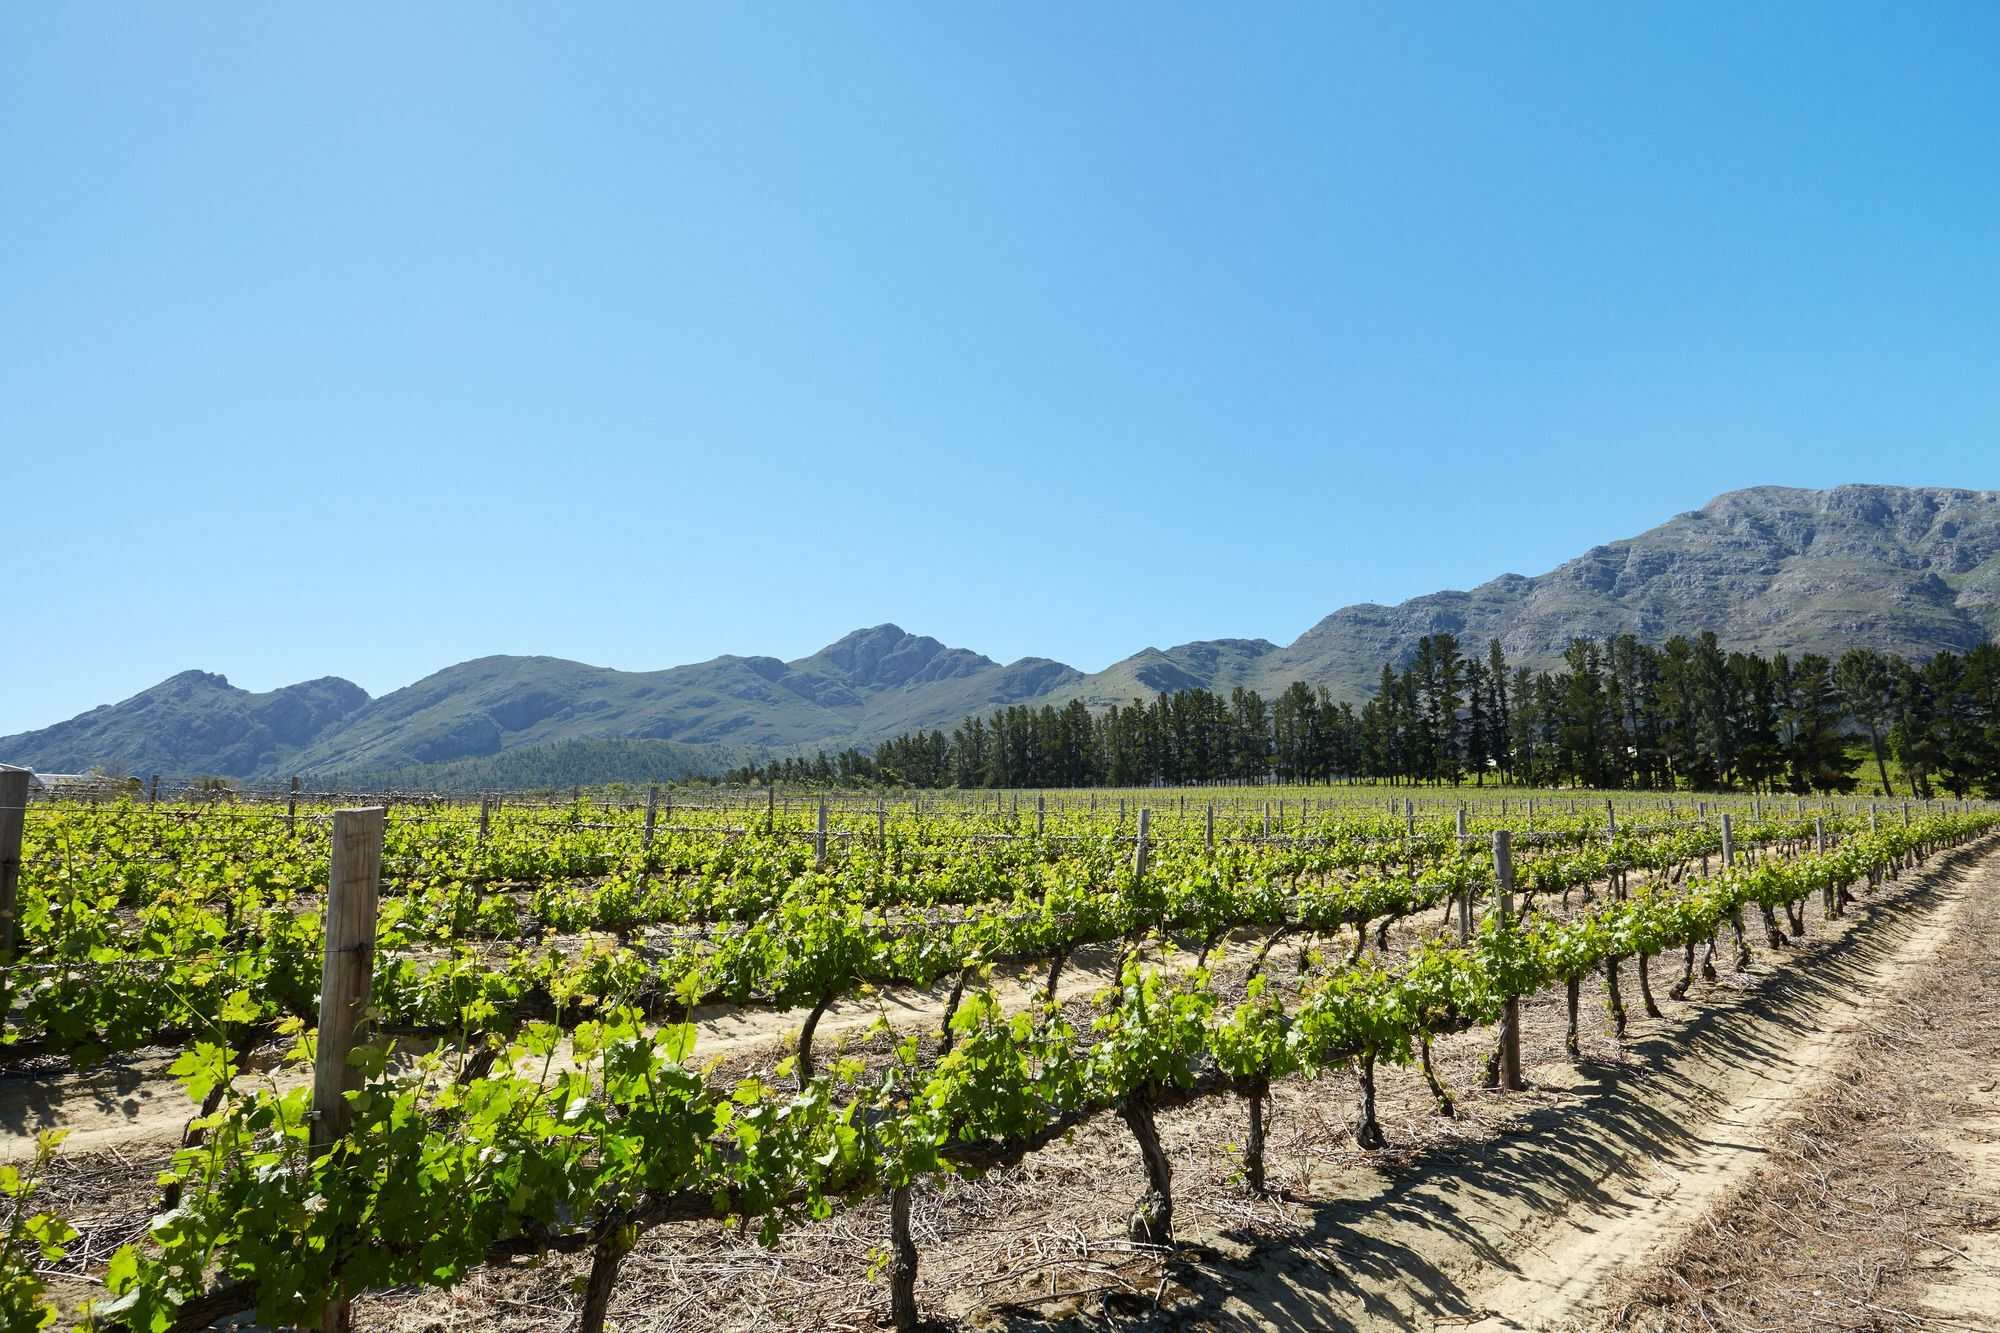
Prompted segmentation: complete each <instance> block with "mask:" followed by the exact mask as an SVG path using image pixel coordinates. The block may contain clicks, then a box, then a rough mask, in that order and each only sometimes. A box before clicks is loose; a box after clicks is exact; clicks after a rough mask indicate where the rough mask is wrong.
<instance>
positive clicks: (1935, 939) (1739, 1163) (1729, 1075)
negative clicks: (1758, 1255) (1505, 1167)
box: [1462, 858, 2000, 1333]
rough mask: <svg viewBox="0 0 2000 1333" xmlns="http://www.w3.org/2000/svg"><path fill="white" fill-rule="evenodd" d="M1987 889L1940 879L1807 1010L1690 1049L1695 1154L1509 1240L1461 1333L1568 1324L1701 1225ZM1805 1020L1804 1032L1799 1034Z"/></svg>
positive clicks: (1649, 1170)
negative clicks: (1699, 1100) (1702, 1103)
mask: <svg viewBox="0 0 2000 1333" xmlns="http://www.w3.org/2000/svg"><path fill="white" fill-rule="evenodd" d="M1996 887H2000V862H1996V861H1995V860H1993V859H1992V858H1989V859H1987V860H1986V861H1984V862H1982V863H1981V864H1979V865H1978V866H1976V867H1972V868H1968V869H1965V870H1961V871H1959V872H1957V873H1955V874H1952V875H1951V876H1950V878H1949V879H1948V880H1947V881H1946V882H1945V883H1944V884H1943V885H1942V886H1941V887H1940V888H1939V889H1938V890H1937V893H1936V898H1935V901H1934V902H1932V903H1930V904H1926V905H1925V910H1921V911H1914V912H1910V913H1908V914H1906V915H1899V916H1897V917H1895V918H1893V919H1891V920H1885V921H1881V922H1877V923H1875V924H1874V928H1873V929H1872V930H1871V931H1870V932H1869V933H1870V934H1871V935H1879V936H1880V939H1879V940H1878V939H1872V938H1871V939H1870V940H1869V942H1868V947H1866V948H1862V949H1858V950H1856V951H1855V959H1854V961H1855V962H1856V963H1858V964H1859V965H1858V966H1855V967H1852V968H1842V969H1841V970H1842V971H1843V972H1844V973H1845V975H1844V976H1842V977H1841V978H1840V979H1839V980H1838V981H1837V982H1836V983H1834V984H1830V985H1829V986H1827V987H1826V988H1825V989H1824V991H1823V992H1822V993H1820V994H1818V995H1816V996H1811V997H1809V998H1811V999H1812V1000H1813V1001H1814V1002H1813V1003H1810V1004H1803V1005H1799V1004H1794V1005H1790V1006H1784V1005H1773V1006H1768V1007H1767V1006H1761V1005H1760V1006H1753V1007H1751V1008H1749V1009H1748V1010H1746V1012H1745V1014H1744V1016H1743V1017H1744V1019H1745V1022H1744V1024H1743V1026H1744V1028H1745V1029H1746V1033H1745V1034H1744V1035H1742V1036H1739V1037H1738V1038H1737V1040H1735V1041H1731V1042H1728V1043H1707V1042H1697V1043H1695V1044H1694V1045H1693V1046H1692V1047H1691V1048H1690V1049H1689V1050H1688V1051H1687V1052H1686V1053H1685V1055H1684V1057H1683V1058H1681V1059H1679V1060H1677V1061H1675V1069H1674V1079H1675V1081H1680V1080H1692V1081H1694V1082H1695V1083H1697V1084H1699V1085H1701V1086H1702V1088H1703V1089H1704V1090H1705V1092H1706V1094H1707V1099H1708V1100H1712V1103H1713V1105H1714V1110H1713V1112H1712V1113H1711V1114H1710V1115H1708V1117H1707V1118H1706V1120H1705V1122H1704V1123H1703V1124H1702V1126H1701V1131H1700V1134H1699V1136H1698V1138H1697V1139H1696V1141H1695V1142H1694V1143H1693V1144H1691V1145H1689V1146H1690V1147H1691V1148H1693V1149H1694V1151H1676V1152H1670V1153H1667V1154H1663V1155H1661V1156H1657V1157H1654V1158H1652V1159H1651V1160H1650V1161H1647V1162H1643V1163H1634V1164H1631V1165H1630V1166H1628V1167H1627V1168H1626V1169H1624V1170H1620V1171H1618V1172H1614V1173H1610V1174H1608V1175H1607V1176H1606V1177H1605V1178H1604V1179H1603V1180H1602V1181H1600V1182H1599V1183H1598V1187H1597V1188H1596V1189H1595V1190H1593V1191H1591V1192H1589V1193H1588V1194H1586V1195H1583V1196H1581V1197H1579V1198H1577V1199H1576V1200H1574V1204H1575V1205H1576V1206H1573V1207H1572V1208H1571V1209H1570V1210H1569V1211H1568V1212H1567V1213H1565V1214H1564V1215H1563V1216H1562V1217H1561V1218H1560V1219H1558V1220H1557V1221H1556V1222H1555V1224H1554V1225H1552V1226H1550V1227H1547V1228H1546V1229H1544V1230H1542V1231H1540V1232H1538V1233H1533V1234H1529V1235H1525V1236H1523V1237H1521V1241H1522V1247H1521V1249H1520V1251H1519V1252H1518V1253H1517V1254H1516V1255H1514V1256H1513V1260H1512V1264H1511V1268H1512V1271H1509V1272H1505V1273H1503V1274H1502V1275H1501V1276H1500V1277H1499V1278H1498V1279H1497V1280H1496V1281H1494V1282H1493V1283H1492V1284H1491V1285H1489V1286H1486V1287H1485V1288H1484V1289H1482V1290H1480V1291H1479V1293H1478V1295H1477V1296H1476V1297H1475V1298H1474V1307H1475V1310H1479V1311H1485V1312H1488V1313H1486V1314H1485V1315H1484V1317H1481V1318H1476V1319H1474V1320H1472V1321H1471V1322H1469V1323H1467V1324H1464V1325H1462V1326H1463V1327H1465V1328H1467V1329H1470V1330H1476V1331H1477V1333H1492V1331H1494V1330H1503V1329H1504V1330H1516V1329H1545V1328H1559V1327H1563V1326H1565V1325H1568V1324H1573V1323H1575V1322H1576V1321H1577V1320H1578V1319H1579V1318H1580V1317H1581V1316H1583V1315H1586V1314H1588V1313H1590V1312H1591V1311H1593V1310H1594V1309H1596V1308H1597V1307H1598V1305H1599V1298H1600V1296H1601V1295H1602V1294H1603V1292H1604V1290H1605V1287H1606V1284H1607V1281H1608V1279H1609V1278H1610V1277H1611V1276H1612V1275H1613V1274H1614V1273H1616V1272H1618V1271H1620V1270H1625V1271H1629V1270H1631V1269H1634V1268H1636V1267H1638V1266H1639V1265H1642V1264H1644V1263H1646V1262H1647V1261H1648V1260H1650V1259H1651V1258H1653V1257H1655V1256H1656V1255H1658V1254H1660V1253H1661V1252H1663V1251H1664V1250H1665V1249H1666V1248H1667V1247H1669V1246H1671V1245H1673V1244H1674V1243H1675V1242H1677V1241H1679V1240H1680V1239H1681V1238H1682V1237H1683V1236H1684V1235H1685V1234H1686V1232H1687V1230H1688V1228H1689V1227H1690V1226H1692V1225H1693V1224H1694V1223H1695V1222H1696V1221H1697V1219H1699V1218H1700V1216H1701V1215H1702V1213H1704V1212H1705V1211H1707V1210H1708V1209H1709V1208H1711V1207H1713V1206H1714V1205H1715V1204H1717V1203H1718V1202H1720V1201H1721V1200H1723V1199H1725V1198H1726V1197H1727V1196H1728V1195H1729V1194H1730V1193H1731V1192H1732V1191H1734V1190H1735V1189H1737V1188H1739V1187H1741V1186H1742V1185H1743V1184H1744V1183H1745V1181H1746V1180H1747V1179H1748V1177H1749V1175H1750V1174H1751V1173H1752V1172H1754V1171H1755V1170H1756V1169H1757V1167H1758V1165H1759V1164H1760V1163H1761V1162H1762V1160H1763V1157H1764V1155H1765V1152H1766V1145H1767V1144H1768V1142H1769V1133H1770V1130H1771V1128H1772V1126H1773V1124H1774V1123H1775V1122H1776V1121H1777V1119H1778V1118H1779V1117H1780V1116H1781V1115H1783V1114H1784V1113H1785V1111H1786V1110H1787V1109H1789V1108H1790V1107H1793V1106H1795V1105H1797V1104H1799V1103H1800V1102H1802V1101H1805V1100H1806V1099H1809V1098H1811V1097H1812V1096H1813V1095H1814V1093H1815V1091H1816V1090H1817V1089H1818V1088H1819V1087H1821V1086H1823V1084H1822V1080H1823V1078H1824V1073H1823V1071H1824V1070H1825V1069H1826V1068H1827V1067H1828V1066H1829V1065H1831V1064H1832V1063H1833V1056H1834V1053H1835V1051H1836V1050H1837V1049H1838V1048H1839V1047H1840V1046H1841V1044H1842V1043H1843V1042H1844V1041H1846V1040H1847V1038H1848V1037H1849V1036H1850V1035H1851V1034H1852V1033H1853V1032H1854V1031H1855V1029H1856V1028H1857V1026H1859V1025H1861V1024H1863V1023H1866V1022H1867V1021H1868V1017H1869V1015H1870V1014H1871V1013H1872V1012H1874V1011H1876V1010H1877V1009H1880V1008H1882V1007H1883V1006H1884V1005H1885V1004H1886V1002H1887V999H1888V997H1889V995H1890V994H1892V993H1894V992H1895V991H1896V989H1897V983H1898V979H1899V977H1900V976H1901V975H1902V974H1903V973H1905V972H1906V971H1907V970H1908V969H1909V968H1910V967H1911V965H1913V964H1915V963H1917V962H1918V961H1920V960H1922V959H1924V958H1927V957H1929V956H1930V955H1931V954H1932V953H1934V952H1936V950H1937V949H1938V947H1939V946H1940V945H1941V944H1942V943H1943V942H1944V941H1945V940H1946V939H1947V938H1948V937H1949V936H1950V934H1951V932H1952V929H1953V928H1954V927H1955V926H1956V925H1957V923H1958V922H1959V920H1960V919H1961V918H1962V917H1963V916H1964V914H1965V913H1966V912H1967V910H1968V909H1969V907H1970V905H1971V904H1972V903H1973V902H1974V901H1975V900H1978V899H1988V898H1990V894H1991V892H1992V891H1993V890H1994V888H1996ZM1801 998H1808V997H1801ZM1787 1009H1789V1010H1790V1011H1791V1012H1789V1013H1788V1012H1786V1010H1787ZM1808 1016H1810V1018H1811V1020H1812V1022H1813V1024H1814V1025H1813V1026H1810V1027H1801V1026H1799V1024H1800V1023H1801V1022H1802V1021H1803V1020H1805V1019H1806V1018H1807V1017H1808ZM1752 1033H1754V1034H1755V1035H1756V1037H1757V1038H1759V1039H1764V1038H1768V1052H1767V1054H1766V1056H1765V1058H1762V1059H1757V1060H1753V1061H1750V1062H1747V1063H1739V1062H1738V1061H1737V1059H1736V1055H1737V1053H1738V1052H1739V1051H1740V1050H1741V1049H1742V1046H1741V1044H1740V1043H1741V1042H1742V1041H1743V1040H1744V1039H1745V1036H1747V1035H1748V1034H1752ZM1788 1034H1791V1035H1790V1039H1789V1040H1787V1039H1786V1038H1787V1035H1788ZM1674 1100H1679V1098H1678V1097H1676V1098H1674ZM1634 1168H1636V1169H1634Z"/></svg>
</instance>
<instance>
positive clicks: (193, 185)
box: [0, 3, 2000, 733]
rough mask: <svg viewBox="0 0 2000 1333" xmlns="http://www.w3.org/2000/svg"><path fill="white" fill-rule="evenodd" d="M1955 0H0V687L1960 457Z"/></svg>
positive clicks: (1629, 510)
mask: <svg viewBox="0 0 2000 1333" xmlns="http://www.w3.org/2000/svg"><path fill="white" fill-rule="evenodd" d="M1996 69H2000V8H1996V7H1995V6H1993V5H1991V4H1988V3H1974V4H1962V5H1950V4H1924V5H1915V6H1903V5H1885V4H1872V3H1871V4H1865V5H1864V4H1855V5H1830V4H1823V3H1807V4H1796V5H1784V4H1775V3H1769V4H1755V5H1722V4H1710V5H1697V6H1689V5H1670V4H1652V5H1624V4H1620V5H1606V4H1601V3H1590V4H1582V5H1576V6H1559V5H1554V4H1536V5H1509V6H1500V5H1471V4H1466V5H1426V6H1390V5H1374V4H1371V5H1367V6H1365V7H1364V6H1352V7H1350V6H1332V5H1326V4H1318V3H1313V4H1301V5H1297V6H1291V7H1284V6H1277V5H1268V6H1249V7H1245V6H1220V5H1217V6H1191V5H1159V4H1134V5H1112V4H1099V3H1092V4H1087V5H1073V4H1045V5H1044V4H1004V5H1003V4H988V5H982V6H975V5H937V4H911V5H888V4H865V5H853V4H849V5H801V6H796V7H794V6H781V5H773V4H757V5H735V4H706V5H701V6H698V7H672V6H666V5H660V4H650V3H649V4H641V5H632V6H614V5H591V6H584V7H573V6H533V7H529V6H515V5H503V4H489V3H481V4H476V5H475V4H469V5H463V6H451V5H433V4H426V5H421V6H380V7H372V6H360V5H341V6H300V5H266V4H259V5H242V6H224V5H206V4H204V5H137V6H133V5H103V4H98V5H58V4H25V3H24V4H14V5H10V6H7V7H6V8H5V9H4V10H0V192H4V194H3V195H0V198H4V204H0V513H4V515H5V520H4V521H5V528H6V533H7V537H8V539H9V540H8V546H9V549H10V562H11V565H12V569H13V574H12V577H11V580H10V581H9V582H8V583H7V584H6V586H5V588H4V590H3V591H0V626H4V630H0V637H3V638H4V641H5V644H6V648H7V652H6V654H5V658H4V662H0V733H6V732H10V731H14V730H18V729H22V728H26V727H31V726H42V725H46V724H48V723H50V722H54V721H56V720H58V719H60V718H63V717H66V716H68V715H70V714H72V713H74V712H77V711H79V710H81V709H83V708H86V707H89V706H91V705H94V704H98V703H106V702H112V701H115V700H117V699H120V698H123V697H126V696H127V695H130V694H132V693H134V692H135V691H137V690H139V689H141V688H144V687H145V686H147V685H149V684H151V683H153V682H155V681H157V680H159V679H161V678H162V677H164V676H167V675H169V674H171V673H173V672H175V671H178V670H182V669H185V668H188V667H201V668H204V669H206V670H212V671H220V672H223V673H225V674H227V675H228V676H229V677H230V678H231V679H232V680H234V681H235V682H237V683H238V684H242V685H245V686H248V687H251V688H255V689H268V688H271V687H274V686H277V685H280V684H285V683H288V682H291V681H294V680H298V679H301V678H306V677H311V676H317V675H325V674H337V675H344V676H347V677H349V678H351V679H353V680H355V681H357V682H359V683H361V684H362V685H364V686H365V687H367V688H368V689H369V690H370V691H371V692H375V693H378V694H379V693H382V692H385V691H387V690H390V689H393V688H396V687H398V686H401V685H405V684H408V683H410V682H411V681H413V680H415V679H417V678H418V677H420V676H422V675H424V674H426V673H428V672H430V671H432V670H434V669H437V668H439V667H441V666H444V665H446V664H449V663H452V662H455V661H459V660H462V659H464V658H468V657H473V656H477V655H481V654H486V653H503V652H505V653H548V654H555V655H559V656H565V657H573V658H579V659H582V660H584V661H588V662H593V663H599V664H603V665H608V666H617V667H626V668H648V667H659V666H667V665H672V664H675V663H679V662H685V661H692V660H699V659H702V658H706V657H709V656H713V655H715V654H717V653H722V652H741V653H768V654H772V655H776V656H781V657H796V656H800V655H803V654H805V653H808V652H810V651H812V650H814V649H815V648H817V647H819V646H820V645H821V644H823V643H825V642H827V641H829V640H831V639H833V638H836V637H838V636H839V635H840V634H842V633H844V632H845V631H847V630H849V629H852V628H854V627H856V626H861V625H868V624H874V623H878V622H881V621H885V620H894V621H896V622H897V623H899V624H901V625H903V626H904V627H905V628H907V629H910V630H912V631H915V632H919V633H928V634H933V635H936V636H937V637H939V638H941V639H944V640H945V641H947V642H949V643H952V644H955V645H961V646H965V647H970V648H974V649H978V650H980V651H983V652H985V653H988V654H989V655H991V656H994V657H997V658H1000V659H1002V660H1007V659H1011V658H1014V657H1018V656H1023V655H1029V654H1040V655H1047V656H1053V657H1059V658H1062V659H1064V660H1066V661H1069V662H1071V663H1073V664H1075V665H1077V666H1080V667H1083V668H1085V669H1096V668H1099V667H1102V666H1105V665H1107V664H1108V663H1109V662H1111V661H1113V660H1115V659H1117V658H1119V657H1122V656H1124V655H1125V654H1127V653H1129V652H1132V651H1135V650H1137V649H1139V648H1141V647H1143V646H1145V645H1147V644H1157V645H1161V646H1165V645H1167V644H1171V643H1178V642H1183V641H1185V640H1188V639H1191V638H1205V637H1215V636H1222V635H1246V636H1254V635H1261V636H1264V637H1267V638H1271V639H1275V640H1278V641H1280V642H1285V641H1289V640H1290V639H1292V638H1293V637H1295V636H1296V635H1298V634H1299V633H1300V632H1301V631H1303V630H1304V629H1306V628H1307V627H1308V626H1309V625H1311V624H1312V623H1313V622H1314V621H1315V620H1317V619H1318V618H1319V617H1320V616H1322V615H1324V614H1325V613H1327V612H1329V611H1331V610H1333V609H1334V608H1336V607H1338V606H1341V605H1344V604H1346V603H1349V602H1355V601H1393V600H1397V599H1400V598H1403V597H1406V596H1410V595H1413V594H1417V593H1422V592H1427V591H1431V590H1434V589H1436V588H1440V587H1467V586H1471V585H1473V584H1476V583H1478V582H1481V581H1483V580H1484V579H1486V578H1488V577H1491V576H1492V575H1494V574H1497V573H1500V572H1502V571H1503V570H1513V571H1517V572H1521V573H1536V572H1540V571H1541V570H1543V569H1546V568H1548V567H1549V566H1551V565H1554V564H1556V563H1558V562H1560V561H1561V560H1563V559H1564V558H1566V557H1568V556H1571V555H1574V554H1577V553H1579V552H1581V551H1582V550H1584V549H1585V548H1587V547H1588V546H1590V545H1592V544H1594V543H1596V542H1600V541H1604V540H1609V539H1612V538H1616V537H1619V536H1625V535H1629V534H1631V533H1634V532H1637V531H1640V530H1642V529H1644V528H1646V527H1649V526H1651V525H1652V524H1654V523H1656V522H1658V521H1661V520H1663V519H1665V518H1667V517H1669V516H1670V515H1672V514H1674V513H1676V512H1679V511H1681V510H1685V509H1690V508H1694V507H1697V506H1699V505H1700V504H1702V503H1703V502H1704V501H1706V500H1707V499H1709V498H1710V497H1711V496H1712V495H1714V494H1715V493H1717V492H1720V491H1723V490H1727V489H1730V488H1733V487H1737V486H1742V485H1750V484H1758V483H1784V484H1792V485H1807V486H1816V485H1831V484H1835V483H1839V482H1844V481H1857V480H1867V481H1889V482H1904V483H1925V484H1948V485H1958V486H1968V487H1981V488H1986V487H2000V430H1996V428H1997V427H2000V78H1996V77H1995V74H1994V71H1995V70H1996Z"/></svg>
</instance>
